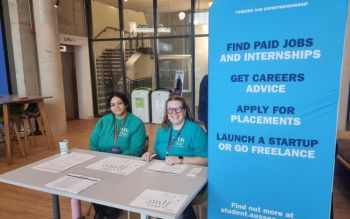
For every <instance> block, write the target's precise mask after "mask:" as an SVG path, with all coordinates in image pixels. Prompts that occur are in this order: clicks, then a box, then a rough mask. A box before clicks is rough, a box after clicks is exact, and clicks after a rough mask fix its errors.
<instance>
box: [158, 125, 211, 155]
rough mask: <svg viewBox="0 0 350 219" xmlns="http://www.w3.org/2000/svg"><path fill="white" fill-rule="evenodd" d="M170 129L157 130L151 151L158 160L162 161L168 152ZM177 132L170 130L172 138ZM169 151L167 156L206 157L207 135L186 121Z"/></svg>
mask: <svg viewBox="0 0 350 219" xmlns="http://www.w3.org/2000/svg"><path fill="white" fill-rule="evenodd" d="M171 130H172V128H171V127H169V128H168V129H164V128H159V129H158V131H157V136H156V140H155V143H154V147H153V150H154V151H155V152H156V153H157V156H158V158H159V159H161V160H164V159H165V154H166V152H167V150H168V141H169V136H170V132H171ZM178 132H179V130H172V135H171V136H172V138H174V137H176V135H177V133H178ZM172 142H173V144H172V146H171V148H170V150H169V156H184V157H205V158H206V157H208V144H207V135H206V133H205V132H204V130H203V129H202V128H201V127H200V126H199V125H197V124H196V123H194V122H192V121H190V120H186V123H185V126H184V127H183V130H182V131H181V133H180V135H179V136H178V138H177V139H176V141H172Z"/></svg>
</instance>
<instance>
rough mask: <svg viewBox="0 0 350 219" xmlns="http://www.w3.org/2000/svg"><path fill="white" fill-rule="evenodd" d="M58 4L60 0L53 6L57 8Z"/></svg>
mask: <svg viewBox="0 0 350 219" xmlns="http://www.w3.org/2000/svg"><path fill="white" fill-rule="evenodd" d="M59 4H60V0H57V1H56V3H55V5H54V7H55V8H58V5H59Z"/></svg>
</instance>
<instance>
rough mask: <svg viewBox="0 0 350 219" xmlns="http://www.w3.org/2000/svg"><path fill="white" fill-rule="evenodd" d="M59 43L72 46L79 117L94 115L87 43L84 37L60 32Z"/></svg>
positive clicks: (86, 117)
mask: <svg viewBox="0 0 350 219" xmlns="http://www.w3.org/2000/svg"><path fill="white" fill-rule="evenodd" d="M59 39H60V43H61V44H66V45H73V46H74V55H75V60H74V61H75V71H76V82H77V92H78V108H79V119H90V118H93V117H94V112H93V101H92V88H91V75H90V74H91V70H90V58H89V57H90V56H89V45H88V39H87V38H86V37H78V36H70V35H66V34H60V37H59Z"/></svg>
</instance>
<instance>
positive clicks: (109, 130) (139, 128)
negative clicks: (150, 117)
mask: <svg viewBox="0 0 350 219" xmlns="http://www.w3.org/2000/svg"><path fill="white" fill-rule="evenodd" d="M114 120H116V124H117V128H116V130H117V131H119V130H120V131H119V134H118V140H117V142H116V144H115V143H114V124H115V123H114ZM122 123H123V120H121V119H117V118H115V116H114V114H108V115H106V116H103V117H102V118H100V120H99V121H98V122H97V124H96V126H95V128H94V130H93V132H92V134H91V136H90V144H89V145H90V150H93V151H101V152H112V147H116V146H118V147H120V149H121V154H124V155H130V156H141V155H142V153H143V150H144V146H145V139H146V131H145V125H144V124H143V122H142V121H141V120H140V119H139V118H138V117H136V116H135V115H133V114H131V113H128V115H127V116H126V118H125V121H124V125H123V126H122V128H121V129H120V126H121V124H122Z"/></svg>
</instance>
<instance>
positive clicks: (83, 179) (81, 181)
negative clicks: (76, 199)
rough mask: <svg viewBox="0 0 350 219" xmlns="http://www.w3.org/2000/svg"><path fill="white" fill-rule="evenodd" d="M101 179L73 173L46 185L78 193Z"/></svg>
mask: <svg viewBox="0 0 350 219" xmlns="http://www.w3.org/2000/svg"><path fill="white" fill-rule="evenodd" d="M99 181H101V180H100V179H97V178H93V177H88V176H83V175H77V174H71V175H66V176H62V177H60V178H58V179H56V180H54V181H52V182H50V183H48V184H46V185H45V186H46V187H49V188H53V189H57V190H61V191H66V192H71V193H74V194H77V193H79V192H81V191H83V190H84V189H87V188H89V187H90V186H92V185H94V184H95V183H97V182H99Z"/></svg>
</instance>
